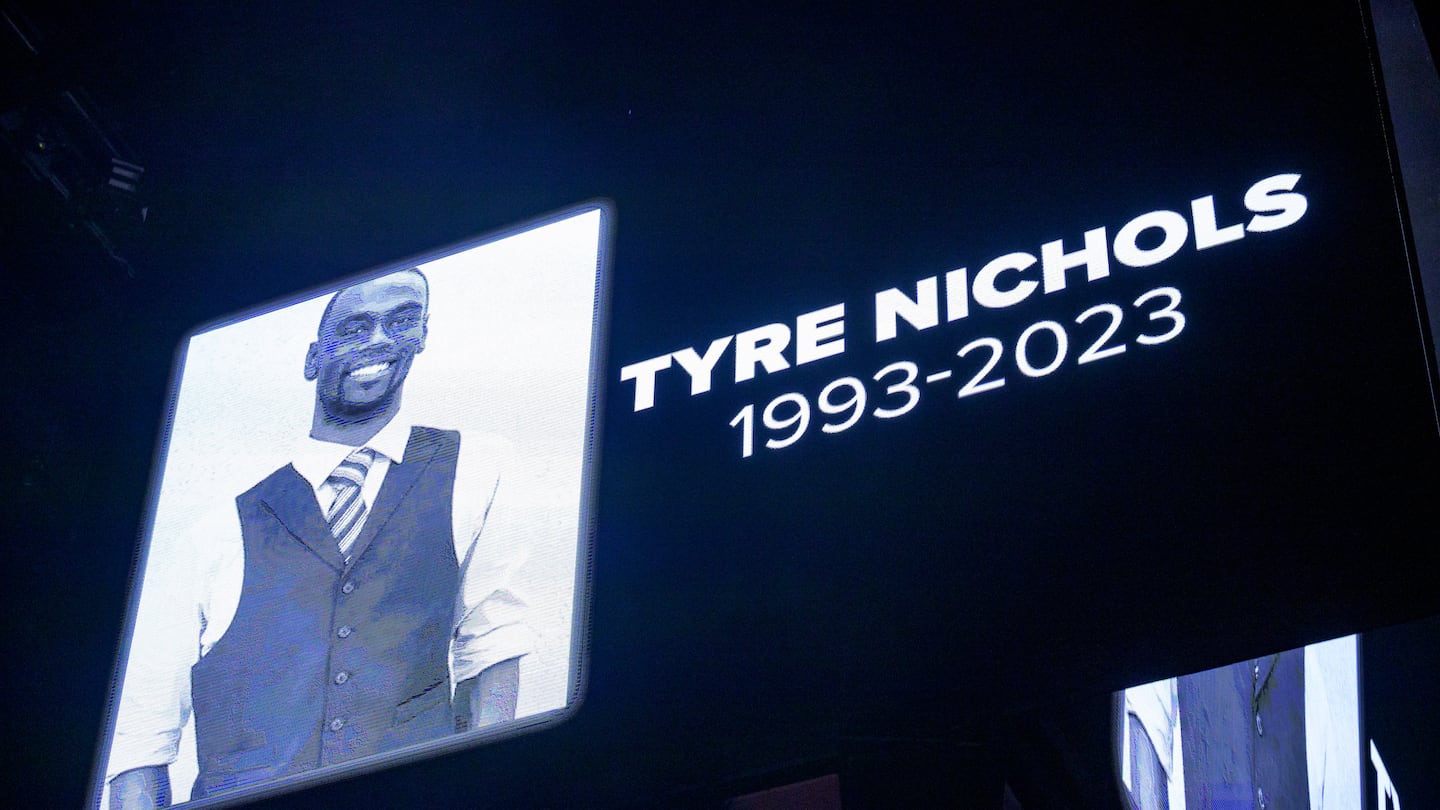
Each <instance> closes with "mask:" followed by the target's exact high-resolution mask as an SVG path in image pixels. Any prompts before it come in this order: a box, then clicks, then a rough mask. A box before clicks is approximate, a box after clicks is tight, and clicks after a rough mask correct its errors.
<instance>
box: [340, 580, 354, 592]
mask: <svg viewBox="0 0 1440 810" xmlns="http://www.w3.org/2000/svg"><path fill="white" fill-rule="evenodd" d="M354 590H355V583H354V582H347V583H345V584H344V585H341V586H340V592H341V593H350V592H351V591H354Z"/></svg>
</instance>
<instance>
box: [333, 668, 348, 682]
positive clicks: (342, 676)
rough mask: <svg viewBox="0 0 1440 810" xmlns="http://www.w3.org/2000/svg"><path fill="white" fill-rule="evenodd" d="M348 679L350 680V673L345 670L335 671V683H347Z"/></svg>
mask: <svg viewBox="0 0 1440 810" xmlns="http://www.w3.org/2000/svg"><path fill="white" fill-rule="evenodd" d="M348 680H350V673H348V672H345V671H344V670H341V671H340V672H337V673H335V683H345V682H346V681H348Z"/></svg>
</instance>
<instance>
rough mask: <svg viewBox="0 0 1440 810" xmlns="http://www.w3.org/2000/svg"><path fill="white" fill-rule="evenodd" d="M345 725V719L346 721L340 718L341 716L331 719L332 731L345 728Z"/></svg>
mask: <svg viewBox="0 0 1440 810" xmlns="http://www.w3.org/2000/svg"><path fill="white" fill-rule="evenodd" d="M344 727H345V721H344V720H343V719H341V718H339V717H337V718H335V719H334V720H331V721H330V730H331V731H339V730H340V729H342V728H344Z"/></svg>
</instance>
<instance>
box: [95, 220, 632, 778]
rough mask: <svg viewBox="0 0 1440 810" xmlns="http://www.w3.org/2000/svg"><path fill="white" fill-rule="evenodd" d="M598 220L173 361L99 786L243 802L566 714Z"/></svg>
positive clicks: (326, 294)
mask: <svg viewBox="0 0 1440 810" xmlns="http://www.w3.org/2000/svg"><path fill="white" fill-rule="evenodd" d="M606 216H607V214H606V209H605V208H603V207H600V206H586V207H581V208H577V209H573V210H569V211H566V212H563V213H561V214H559V215H556V216H552V217H549V218H546V219H545V220H543V221H539V222H535V223H532V224H527V225H525V226H522V227H519V228H514V229H511V230H510V231H509V232H507V233H505V234H501V235H498V236H491V237H483V238H480V239H476V240H472V241H470V242H467V243H465V244H462V245H458V246H454V247H451V248H446V249H444V250H441V251H437V252H435V253H433V254H431V255H427V256H424V257H421V258H419V259H417V260H412V261H407V262H402V263H398V264H392V265H389V266H387V267H385V268H383V269H380V270H378V271H371V272H369V273H366V274H364V275H360V276H355V277H352V278H349V279H345V280H344V281H342V282H337V283H336V284H334V285H331V286H330V287H328V288H327V289H324V290H320V291H316V292H315V293H313V294H311V295H308V296H305V297H303V298H301V299H299V300H295V301H292V302H286V303H283V304H279V305H272V306H267V307H264V308H262V309H260V310H258V311H254V312H250V313H247V314H245V315H243V316H238V317H236V318H232V319H227V320H226V321H225V322H223V323H220V324H217V325H213V326H209V327H206V328H203V329H200V330H197V331H196V332H195V333H194V334H193V335H192V336H191V337H190V338H189V339H188V340H187V341H186V342H185V343H184V344H183V345H182V346H181V348H180V350H179V351H178V353H177V355H176V363H175V372H174V393H173V406H172V409H171V412H170V415H169V419H168V424H167V432H166V437H165V443H164V445H163V451H162V453H161V454H160V457H159V460H158V463H157V469H156V472H155V476H154V481H155V483H154V490H153V491H154V494H153V498H154V500H153V511H152V513H151V519H150V523H149V530H148V532H147V534H146V538H145V543H144V548H143V562H142V565H141V566H140V567H139V571H140V581H139V583H138V587H137V592H138V598H137V600H136V607H135V610H134V614H133V617H132V621H131V631H130V634H129V643H128V644H127V645H126V647H125V650H124V654H123V655H122V657H121V659H120V662H119V672H118V673H117V677H118V682H119V683H120V685H121V686H120V689H119V690H118V700H117V703H116V705H115V707H114V710H113V712H112V722H111V733H110V735H109V736H108V737H107V739H106V743H107V744H106V746H105V751H104V754H105V757H106V761H107V762H108V766H107V767H106V769H105V772H106V776H107V781H108V780H109V779H114V778H115V777H117V775H119V776H120V778H119V779H117V780H116V781H114V782H111V783H110V785H111V790H112V791H117V792H118V791H120V790H122V786H128V787H134V786H135V785H139V784H140V783H142V782H145V781H147V780H148V781H150V782H151V783H152V784H162V783H163V781H164V780H165V778H166V777H168V781H169V783H170V792H171V794H172V799H173V800H175V801H184V800H186V799H200V798H212V799H222V800H223V799H236V798H244V797H247V796H252V795H254V794H255V793H257V792H265V791H273V790H274V789H276V788H279V787H285V786H291V787H293V786H294V785H295V784H299V783H307V782H312V781H315V780H321V779H325V778H329V777H333V776H335V775H338V774H340V773H353V772H356V771H360V770H363V769H368V768H372V767H375V766H377V765H381V764H385V763H387V762H390V761H392V760H395V759H397V758H398V759H413V758H415V757H420V756H424V755H426V754H427V753H432V752H435V751H445V750H453V749H455V748H457V747H463V746H466V745H473V744H477V743H479V742H484V741H491V740H494V739H497V738H500V737H505V736H509V735H510V734H513V733H515V732H519V731H522V730H532V729H535V728H537V727H543V726H545V725H548V724H551V723H554V722H558V721H559V720H560V719H563V718H564V717H565V716H567V715H568V714H569V713H570V712H572V711H573V710H574V708H575V707H576V706H577V705H578V703H579V701H580V699H581V696H582V694H581V693H582V687H583V681H582V679H581V677H580V672H581V663H582V654H583V650H584V643H583V642H584V638H583V632H584V624H583V617H584V615H585V611H586V600H587V598H588V589H587V588H586V587H585V585H584V583H585V572H586V564H587V560H588V554H589V549H590V540H591V536H592V532H593V525H592V524H593V511H592V499H593V476H594V474H595V467H596V460H597V459H596V455H595V450H596V445H595V436H596V430H597V426H596V424H597V423H596V419H597V412H596V408H597V380H596V376H595V370H596V364H597V359H596V357H597V347H598V346H599V345H600V343H599V341H600V326H601V324H602V314H603V312H604V309H603V298H602V296H601V292H602V290H603V284H602V275H601V257H602V243H603V241H604V240H605V238H606V236H605V229H606V227H607V226H606V221H605V220H606ZM157 769H158V770H157ZM127 780H136V781H135V782H130V781H127ZM192 785H193V792H192ZM100 789H101V788H100V786H98V785H97V793H98V792H99V791H100ZM127 789H128V788H127Z"/></svg>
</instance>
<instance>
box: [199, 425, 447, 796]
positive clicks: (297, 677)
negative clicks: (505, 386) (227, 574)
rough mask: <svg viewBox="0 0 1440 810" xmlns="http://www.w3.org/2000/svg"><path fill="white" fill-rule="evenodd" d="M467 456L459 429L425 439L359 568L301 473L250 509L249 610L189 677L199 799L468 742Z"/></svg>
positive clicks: (281, 475)
mask: <svg viewBox="0 0 1440 810" xmlns="http://www.w3.org/2000/svg"><path fill="white" fill-rule="evenodd" d="M459 447H460V436H459V434H457V433H455V432H453V431H441V430H434V429H432V428H418V427H417V428H414V429H413V430H412V431H411V434H410V440H409V444H408V445H407V446H406V448H405V462H404V463H403V464H394V465H391V467H390V470H389V472H387V473H386V476H385V482H384V484H383V485H382V486H381V487H380V491H379V493H378V494H377V495H376V497H375V504H374V505H373V507H372V508H371V510H370V514H369V516H368V517H367V518H366V521H365V526H364V528H363V529H362V530H361V532H360V536H359V537H358V538H357V539H356V541H355V545H354V547H353V549H352V554H351V563H350V565H349V566H348V567H347V566H346V565H345V563H344V560H343V559H342V558H341V556H340V551H339V549H338V548H337V546H336V542H335V538H334V536H333V535H332V534H331V533H330V530H329V527H328V526H327V525H326V523H325V517H324V516H323V515H322V514H321V512H320V507H319V505H318V504H317V503H316V500H315V494H314V492H313V490H312V489H311V488H310V485H309V484H308V483H306V481H305V479H304V478H302V477H301V476H300V474H299V473H297V472H296V471H295V468H294V467H291V466H288V465H287V466H286V467H284V468H282V469H280V470H278V471H276V472H275V473H273V474H272V475H270V477H268V478H266V479H265V480H264V481H261V482H260V483H259V484H256V485H255V487H254V488H252V489H251V490H250V491H248V492H246V493H245V494H244V495H241V496H240V497H239V498H237V499H236V504H237V506H238V507H239V511H240V528H241V533H242V536H243V539H244V546H245V580H244V585H243V587H242V588H241V591H240V603H239V606H238V608H237V609H236V611H235V619H234V621H233V622H232V623H231V624H230V627H229V628H228V629H227V630H226V632H225V634H224V635H223V636H222V637H221V638H220V640H219V641H218V642H217V643H216V644H215V646H214V647H213V648H212V649H211V650H210V652H209V654H208V655H206V656H205V657H204V658H202V659H200V661H199V663H197V664H196V665H195V666H194V668H193V669H192V671H191V695H192V700H193V705H194V712H195V739H196V744H197V753H198V758H199V766H200V774H199V777H198V778H197V780H196V783H195V790H194V798H201V797H203V796H207V795H213V794H215V793H217V792H221V791H227V790H233V789H235V788H239V787H245V786H248V785H255V784H259V783H262V782H268V781H270V780H272V779H278V778H280V777H284V776H288V775H290V774H295V773H300V772H302V771H308V770H311V769H313V768H319V767H323V766H326V765H333V764H335V763H339V762H345V761H347V760H351V759H355V758H356V757H363V756H367V755H370V754H378V753H381V752H383V751H388V750H391V749H394V748H398V747H400V746H405V745H410V744H413V743H418V742H423V741H425V740H431V739H434V738H436V737H439V736H441V735H444V734H448V733H452V732H453V731H454V730H455V720H454V715H453V713H452V711H451V709H450V668H449V650H450V647H449V643H450V637H451V626H452V622H453V620H454V611H455V598H456V593H457V591H458V585H459V574H458V571H459V566H458V564H457V563H456V560H455V545H454V542H453V540H452V537H451V521H450V508H451V502H452V494H453V490H454V484H455V458H456V452H457V451H458V450H459Z"/></svg>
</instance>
